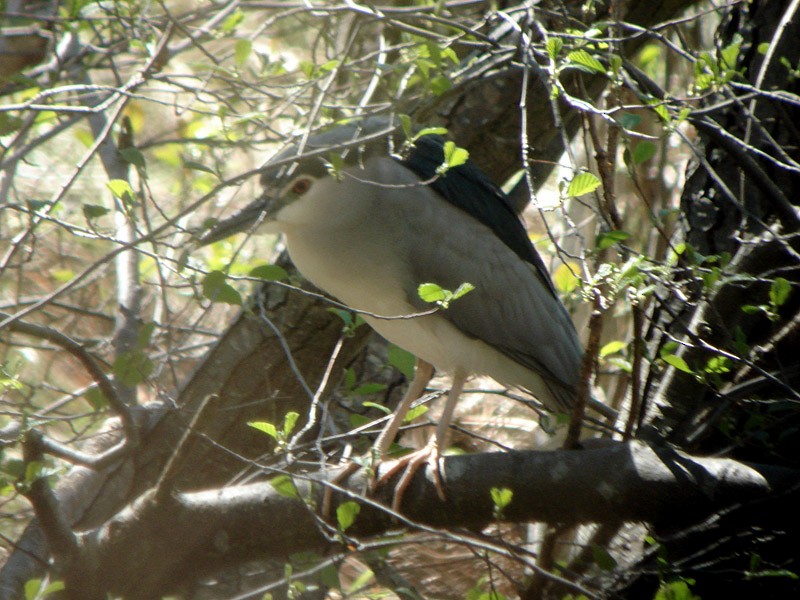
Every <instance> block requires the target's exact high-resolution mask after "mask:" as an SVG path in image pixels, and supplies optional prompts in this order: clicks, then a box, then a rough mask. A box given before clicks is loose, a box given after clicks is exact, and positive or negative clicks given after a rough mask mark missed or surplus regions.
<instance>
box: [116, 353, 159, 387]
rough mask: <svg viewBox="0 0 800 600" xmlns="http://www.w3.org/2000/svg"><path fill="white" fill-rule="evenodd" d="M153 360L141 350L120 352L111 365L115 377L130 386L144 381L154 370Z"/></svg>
mask: <svg viewBox="0 0 800 600" xmlns="http://www.w3.org/2000/svg"><path fill="white" fill-rule="evenodd" d="M154 368H155V365H153V361H151V360H150V358H148V356H147V355H146V354H145V353H144V352H142V351H141V350H131V351H130V352H123V353H122V354H120V355H119V356H118V357H117V358H116V360H114V363H113V364H112V366H111V369H112V371H113V372H114V378H115V379H116V380H117V381H119V382H120V383H122V384H123V385H126V386H128V387H133V386H135V385H137V384H138V383H141V382H142V381H144V380H145V379H146V378H147V377H148V376H150V374H151V373H152V372H153V369H154Z"/></svg>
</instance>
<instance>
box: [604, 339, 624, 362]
mask: <svg viewBox="0 0 800 600" xmlns="http://www.w3.org/2000/svg"><path fill="white" fill-rule="evenodd" d="M627 345H628V344H627V343H626V342H623V341H622V340H614V341H611V342H608V343H607V344H606V345H605V346H603V347H602V348H600V358H605V357H606V356H608V355H609V354H616V353H617V352H620V351H621V350H623V349H624V348H626V347H627Z"/></svg>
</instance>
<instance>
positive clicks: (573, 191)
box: [567, 172, 600, 198]
mask: <svg viewBox="0 0 800 600" xmlns="http://www.w3.org/2000/svg"><path fill="white" fill-rule="evenodd" d="M598 187H600V180H599V179H598V178H597V176H596V175H594V174H592V173H588V172H583V173H578V174H577V175H575V177H573V178H572V181H570V182H569V185H568V186H567V196H568V197H570V198H577V197H578V196H583V195H584V194H589V193H591V192H593V191H595V190H596V189H597V188H598Z"/></svg>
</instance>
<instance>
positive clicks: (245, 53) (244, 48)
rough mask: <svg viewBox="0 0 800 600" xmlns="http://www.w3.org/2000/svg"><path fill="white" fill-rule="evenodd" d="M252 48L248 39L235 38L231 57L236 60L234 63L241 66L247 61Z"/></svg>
mask: <svg viewBox="0 0 800 600" xmlns="http://www.w3.org/2000/svg"><path fill="white" fill-rule="evenodd" d="M252 50H253V42H251V41H250V40H245V39H241V40H236V43H235V44H234V45H233V59H234V60H235V61H236V64H237V65H239V66H240V67H241V66H242V65H243V64H244V63H245V62H247V59H248V58H249V57H250V52H251V51H252Z"/></svg>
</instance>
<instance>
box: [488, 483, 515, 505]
mask: <svg viewBox="0 0 800 600" xmlns="http://www.w3.org/2000/svg"><path fill="white" fill-rule="evenodd" d="M489 493H490V494H491V496H492V503H493V504H494V506H495V508H496V509H498V510H503V509H504V508H506V507H507V506H508V505H509V504H511V500H512V499H513V498H514V492H513V491H512V490H510V489H509V488H497V487H493V488H492V489H491V490H490V491H489Z"/></svg>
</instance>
